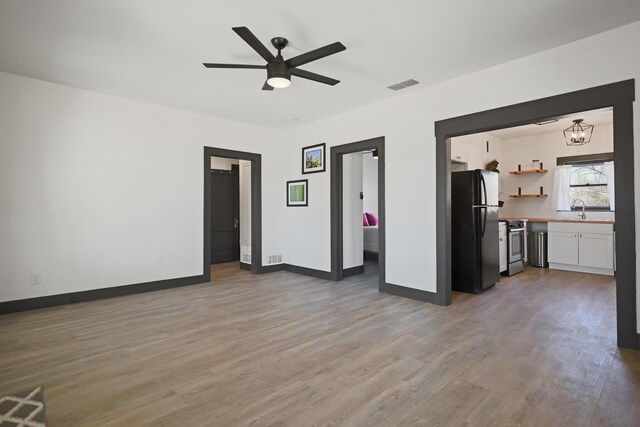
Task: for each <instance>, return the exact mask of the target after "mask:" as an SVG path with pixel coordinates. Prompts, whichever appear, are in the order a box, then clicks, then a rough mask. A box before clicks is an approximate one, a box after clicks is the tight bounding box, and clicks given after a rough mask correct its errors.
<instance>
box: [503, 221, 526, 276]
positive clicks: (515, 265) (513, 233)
mask: <svg viewBox="0 0 640 427" xmlns="http://www.w3.org/2000/svg"><path fill="white" fill-rule="evenodd" d="M505 222H506V223H507V262H508V264H509V266H508V268H507V271H506V275H507V276H513V275H514V274H518V273H520V272H522V271H523V270H524V233H525V232H526V227H525V223H524V221H520V220H508V221H505Z"/></svg>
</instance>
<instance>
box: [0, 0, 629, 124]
mask: <svg viewBox="0 0 640 427" xmlns="http://www.w3.org/2000/svg"><path fill="white" fill-rule="evenodd" d="M313 4H315V6H310V3H309V2H304V1H292V0H279V1H256V0H247V1H234V2H231V1H221V0H218V1H211V0H206V1H205V0H185V1H175V0H174V1H170V0H135V1H132V0H108V1H106V0H56V1H54V0H49V1H45V0H2V1H1V2H0V70H1V71H6V72H9V73H15V74H20V75H24V76H29V77H34V78H38V79H43V80H48V81H52V82H56V83H62V84H66V85H70V86H75V87H80V88H84V89H90V90H94V91H98V92H104V93H109V94H114V95H119V96H124V97H128V98H133V99H138V100H142V101H147V102H151V103H156V104H161V105H168V106H172V107H177V108H182V109H186V110H191V111H196V112H201V113H205V114H211V115H214V116H219V117H224V118H229V119H233V120H239V121H243V122H248V123H253V124H257V125H263V126H269V127H274V128H280V129H287V128H291V127H294V126H296V125H299V124H301V123H306V122H311V121H314V120H318V119H321V118H324V117H328V116H331V115H335V114H338V113H341V112H344V111H347V110H350V109H353V108H357V107H359V106H362V105H366V104H370V103H373V102H377V101H381V100H384V99H387V98H390V97H393V96H401V95H402V94H404V93H408V92H410V91H414V90H418V89H419V88H421V87H424V86H427V85H431V84H434V83H436V82H439V81H444V80H448V79H451V78H453V77H457V76H461V75H464V74H468V73H471V72H474V71H477V70H480V69H483V68H486V67H489V66H492V65H495V64H498V63H502V62H505V61H508V60H512V59H515V58H519V57H523V56H527V55H530V54H532V53H535V52H539V51H542V50H545V49H549V48H552V47H555V46H558V45H561V44H565V43H568V42H571V41H574V40H578V39H581V38H584V37H587V36H589V35H593V34H596V33H599V32H602V31H605V30H608V29H611V28H615V27H618V26H621V25H624V24H627V23H631V22H634V21H637V20H640V1H638V0H608V1H602V0H562V1H558V0H535V1H531V0H510V1H504V0H483V1H469V0H453V1H451V0H450V1H442V0H441V1H436V0H413V1H410V0H396V1H393V2H392V1H381V0H373V1H372V0H366V1H365V0H352V1H334V0H326V1H323V2H315V3H313ZM234 26H247V27H249V29H251V30H252V31H253V32H254V33H255V34H256V36H257V37H258V38H259V39H260V40H261V41H262V42H263V43H264V44H265V45H267V46H270V44H269V40H270V39H271V38H272V37H274V36H284V37H286V38H288V39H289V41H290V46H289V47H287V48H286V49H285V50H284V51H283V54H284V56H285V59H286V58H289V57H292V56H295V55H298V54H300V53H303V52H306V51H308V50H312V49H315V48H318V47H321V46H324V45H326V44H329V43H332V42H335V41H340V42H342V43H343V44H344V45H345V46H346V47H347V50H346V51H345V52H341V53H338V54H336V55H334V56H331V57H328V58H324V59H321V60H319V61H317V62H314V63H311V64H307V65H305V66H304V67H303V68H304V69H307V70H309V71H313V72H316V73H320V74H325V75H327V76H329V77H333V78H336V79H338V80H341V81H342V82H341V83H340V84H338V85H337V86H335V87H330V86H326V85H323V84H319V83H314V82H310V81H307V80H301V79H296V78H295V77H294V80H293V82H292V85H291V86H290V87H289V88H287V89H282V90H275V91H273V92H267V91H262V90H260V89H261V87H262V84H263V83H264V81H265V77H266V72H265V71H263V70H212V69H205V68H204V67H203V66H202V65H201V63H202V62H234V63H248V64H263V60H262V59H261V58H260V57H259V56H258V55H257V54H256V53H255V52H253V51H252V50H251V48H250V47H249V46H248V45H246V44H245V42H244V41H242V39H240V37H238V36H237V35H236V34H235V33H234V32H233V31H232V30H231V27H234ZM408 78H414V79H416V80H418V81H420V82H421V84H420V85H418V86H414V87H412V88H409V89H404V90H402V91H400V92H392V91H390V90H389V89H387V88H386V87H387V86H388V85H390V84H393V83H396V82H398V81H401V80H405V79H408ZM289 117H296V118H298V119H299V121H289V120H288V118H289Z"/></svg>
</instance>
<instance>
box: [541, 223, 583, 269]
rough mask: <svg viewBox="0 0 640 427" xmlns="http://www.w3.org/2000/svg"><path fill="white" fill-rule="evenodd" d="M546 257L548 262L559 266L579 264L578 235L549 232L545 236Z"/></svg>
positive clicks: (564, 232) (565, 232)
mask: <svg viewBox="0 0 640 427" xmlns="http://www.w3.org/2000/svg"><path fill="white" fill-rule="evenodd" d="M547 238H548V240H547V257H548V258H549V262H555V263H560V264H575V265H577V264H578V263H579V259H578V251H579V248H580V242H579V241H578V239H579V237H578V233H572V232H567V231H549V234H548V236H547Z"/></svg>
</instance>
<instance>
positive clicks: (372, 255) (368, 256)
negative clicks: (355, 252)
mask: <svg viewBox="0 0 640 427" xmlns="http://www.w3.org/2000/svg"><path fill="white" fill-rule="evenodd" d="M362 258H363V259H364V260H365V261H378V252H371V251H363V254H362Z"/></svg>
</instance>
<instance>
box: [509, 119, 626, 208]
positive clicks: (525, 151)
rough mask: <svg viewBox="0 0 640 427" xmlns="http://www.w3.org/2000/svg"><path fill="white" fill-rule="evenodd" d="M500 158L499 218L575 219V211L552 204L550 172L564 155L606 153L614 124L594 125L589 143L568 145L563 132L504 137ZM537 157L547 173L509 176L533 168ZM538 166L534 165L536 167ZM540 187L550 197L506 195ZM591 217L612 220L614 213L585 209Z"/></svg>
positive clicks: (526, 191) (609, 148)
mask: <svg viewBox="0 0 640 427" xmlns="http://www.w3.org/2000/svg"><path fill="white" fill-rule="evenodd" d="M501 144H502V154H501V155H500V157H499V159H498V160H499V161H500V191H501V192H503V193H504V194H503V195H501V200H504V202H505V203H504V206H503V207H502V208H501V209H500V216H501V217H529V218H575V217H576V213H575V212H557V211H556V210H555V207H554V206H553V197H552V193H553V171H554V169H555V167H556V159H557V158H558V157H566V156H580V155H585V154H596V153H609V152H612V151H613V126H612V125H604V126H596V127H595V129H594V131H593V136H592V138H591V142H590V143H589V144H586V145H582V146H576V147H570V146H567V144H566V143H565V142H564V137H563V135H562V133H557V132H553V133H544V134H540V135H532V136H525V137H521V138H512V139H504V140H503V141H502V143H501ZM535 159H538V160H540V161H541V162H542V163H543V165H544V168H545V169H548V170H549V172H548V173H546V174H544V175H541V174H531V175H510V174H509V171H515V170H518V164H520V165H522V169H532V168H533V167H532V163H531V161H532V160H535ZM536 167H537V166H536ZM540 186H542V187H543V188H544V192H545V194H549V197H546V198H544V199H542V198H538V199H514V198H510V197H509V194H518V187H521V188H522V193H523V194H525V193H535V194H537V193H539V192H540ZM587 218H591V219H615V213H613V212H587Z"/></svg>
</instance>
